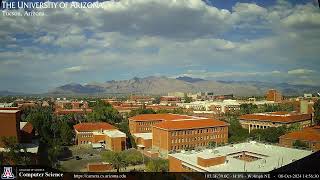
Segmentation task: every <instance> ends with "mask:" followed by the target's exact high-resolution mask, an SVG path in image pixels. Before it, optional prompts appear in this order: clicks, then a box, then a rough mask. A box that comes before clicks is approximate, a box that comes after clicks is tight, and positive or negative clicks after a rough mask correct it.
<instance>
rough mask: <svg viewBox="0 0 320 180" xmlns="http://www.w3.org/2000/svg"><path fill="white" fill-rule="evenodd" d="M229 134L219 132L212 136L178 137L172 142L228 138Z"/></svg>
mask: <svg viewBox="0 0 320 180" xmlns="http://www.w3.org/2000/svg"><path fill="white" fill-rule="evenodd" d="M226 137H227V134H217V135H210V136H201V137H191V138H177V139H172V140H171V143H173V144H174V143H184V142H193V141H201V140H209V139H217V138H226Z"/></svg>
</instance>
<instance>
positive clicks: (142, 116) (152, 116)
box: [129, 114, 195, 121]
mask: <svg viewBox="0 0 320 180" xmlns="http://www.w3.org/2000/svg"><path fill="white" fill-rule="evenodd" d="M179 119H195V118H194V117H192V116H187V115H179V114H140V115H137V116H133V117H131V118H129V120H130V121H156V120H163V121H170V120H179Z"/></svg>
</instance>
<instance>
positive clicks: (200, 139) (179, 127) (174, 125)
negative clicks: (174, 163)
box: [152, 119, 228, 157]
mask: <svg viewBox="0 0 320 180" xmlns="http://www.w3.org/2000/svg"><path fill="white" fill-rule="evenodd" d="M227 141H228V124H227V123H225V122H223V121H219V120H214V119H196V120H178V121H165V122H162V123H159V124H156V125H154V126H153V127H152V148H153V149H155V150H158V151H159V153H160V154H161V155H162V156H164V157H166V156H167V154H168V153H169V152H171V151H180V150H185V149H195V148H198V147H206V146H208V145H209V143H211V142H213V143H227Z"/></svg>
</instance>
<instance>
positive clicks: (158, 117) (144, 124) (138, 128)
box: [129, 114, 197, 134]
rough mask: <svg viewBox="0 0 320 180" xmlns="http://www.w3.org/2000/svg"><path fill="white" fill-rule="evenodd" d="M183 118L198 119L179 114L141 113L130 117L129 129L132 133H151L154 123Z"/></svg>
mask: <svg viewBox="0 0 320 180" xmlns="http://www.w3.org/2000/svg"><path fill="white" fill-rule="evenodd" d="M181 119H197V117H193V116H187V115H178V114H141V115H137V116H133V117H130V118H129V129H130V132H131V134H134V133H151V131H152V128H151V127H152V126H153V125H156V124H158V123H161V122H164V121H172V120H181Z"/></svg>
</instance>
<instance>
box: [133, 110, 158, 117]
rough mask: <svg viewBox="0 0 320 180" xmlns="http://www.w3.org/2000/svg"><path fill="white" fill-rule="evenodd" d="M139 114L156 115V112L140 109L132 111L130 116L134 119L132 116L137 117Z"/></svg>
mask: <svg viewBox="0 0 320 180" xmlns="http://www.w3.org/2000/svg"><path fill="white" fill-rule="evenodd" d="M139 114H156V112H155V111H154V110H153V109H142V108H139V109H135V110H132V111H131V112H130V113H129V116H130V117H132V116H137V115H139Z"/></svg>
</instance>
